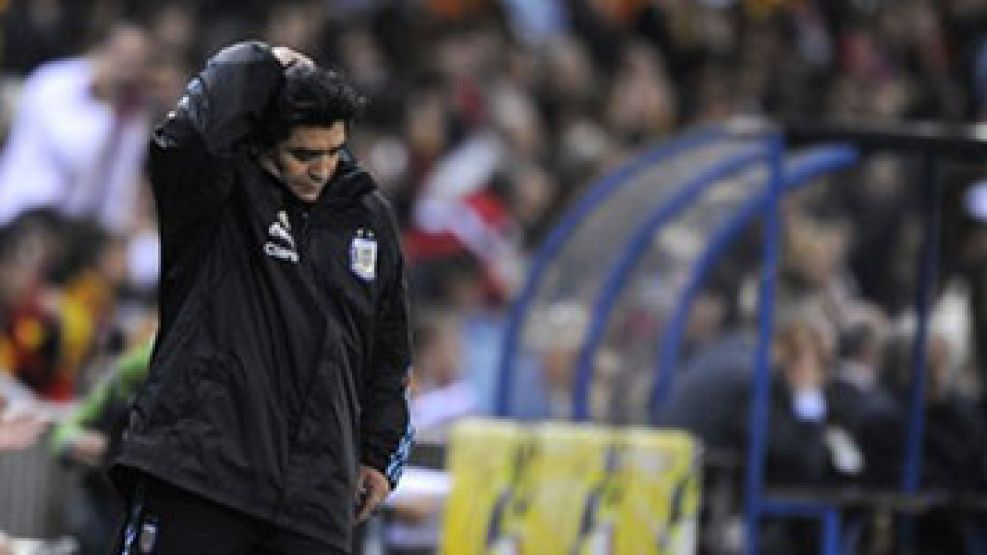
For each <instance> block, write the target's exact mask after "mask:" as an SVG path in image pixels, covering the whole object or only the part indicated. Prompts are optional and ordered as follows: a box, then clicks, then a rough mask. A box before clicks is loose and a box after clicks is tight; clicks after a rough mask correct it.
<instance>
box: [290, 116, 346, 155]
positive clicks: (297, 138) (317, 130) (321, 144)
mask: <svg viewBox="0 0 987 555" xmlns="http://www.w3.org/2000/svg"><path fill="white" fill-rule="evenodd" d="M345 142H346V125H345V124H343V122H341V121H337V122H334V123H333V124H332V125H300V126H298V127H294V128H292V130H291V133H290V134H289V135H288V138H287V139H285V146H286V147H288V148H308V149H315V150H318V149H331V148H336V147H339V146H341V145H342V144H343V143H345Z"/></svg>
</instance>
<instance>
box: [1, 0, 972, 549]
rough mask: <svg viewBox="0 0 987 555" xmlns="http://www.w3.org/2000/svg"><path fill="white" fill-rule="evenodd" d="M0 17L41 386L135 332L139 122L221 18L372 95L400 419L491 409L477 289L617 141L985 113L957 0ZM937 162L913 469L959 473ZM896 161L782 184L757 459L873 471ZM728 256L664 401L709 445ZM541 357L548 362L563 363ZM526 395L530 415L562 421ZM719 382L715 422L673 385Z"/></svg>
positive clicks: (825, 471)
mask: <svg viewBox="0 0 987 555" xmlns="http://www.w3.org/2000/svg"><path fill="white" fill-rule="evenodd" d="M0 24H2V29H3V32H2V33H3V34H2V35H0V141H2V142H0V145H2V150H0V370H2V371H3V372H0V374H3V373H6V374H7V375H9V376H10V377H12V378H13V381H14V382H16V383H17V386H16V387H23V388H26V389H27V390H29V391H31V392H32V393H33V395H35V396H36V397H37V398H38V399H41V400H43V401H45V402H53V403H63V402H70V403H71V402H73V401H75V402H78V401H79V400H80V399H81V398H82V397H84V396H85V395H87V394H89V393H90V392H91V391H92V390H93V388H94V385H95V384H97V383H98V382H99V381H100V380H101V379H105V375H106V374H107V373H108V370H107V369H108V368H112V367H114V366H115V365H114V364H113V363H112V361H115V360H116V359H117V357H118V356H119V355H120V354H121V353H123V352H125V351H126V350H128V349H129V348H140V346H141V345H144V344H145V343H146V341H147V340H148V338H149V337H150V336H151V335H153V332H154V325H155V321H156V314H155V290H156V286H157V280H158V244H157V238H156V234H155V233H156V231H155V222H154V210H153V205H152V201H151V199H150V195H149V194H148V193H149V188H148V185H147V183H146V175H145V172H144V162H145V160H144V149H145V143H146V140H147V136H148V133H149V130H150V129H151V128H152V126H153V125H154V122H155V121H157V120H159V119H160V118H161V117H163V115H164V114H166V113H167V111H168V110H169V109H171V107H172V106H173V104H174V103H175V101H176V100H177V98H178V97H179V96H180V95H181V92H182V90H183V88H184V85H185V83H186V81H187V80H188V79H189V78H190V77H191V76H192V75H194V73H195V72H196V71H197V69H198V68H199V67H200V66H201V65H202V63H203V62H204V60H205V59H207V58H208V56H209V55H211V54H212V53H214V52H216V51H217V50H218V49H219V48H221V47H222V46H224V45H227V44H229V43H231V42H234V41H238V40H244V39H254V38H259V39H262V40H265V41H267V42H269V43H271V44H275V45H287V46H291V47H293V48H296V49H299V50H301V51H303V52H306V53H308V54H309V55H311V56H312V57H313V58H314V59H315V60H316V61H318V62H319V63H321V64H326V65H330V66H334V67H338V68H340V69H341V70H342V71H344V72H345V74H346V75H347V76H348V77H349V78H350V79H351V80H352V81H353V82H354V83H355V84H356V85H357V86H358V88H359V89H360V90H361V91H363V92H364V93H365V94H367V95H368V97H369V98H370V100H371V104H370V106H371V107H370V110H369V113H368V117H367V118H366V120H365V121H364V122H362V124H361V125H360V126H359V127H358V128H357V131H356V132H355V133H354V135H353V137H352V140H351V144H350V148H351V149H352V150H353V151H354V153H355V154H356V156H357V158H358V159H359V160H360V161H361V163H362V164H364V165H365V166H366V167H367V168H368V169H369V170H370V171H371V172H372V173H373V174H374V175H375V177H376V178H377V180H378V182H379V184H380V185H381V187H382V188H383V189H384V191H385V193H386V194H387V196H389V197H390V199H391V200H392V201H393V203H394V205H395V207H396V208H397V211H398V214H399V220H400V221H399V223H400V226H401V229H402V232H403V238H404V247H405V251H406V254H407V257H408V260H409V272H410V278H411V287H412V292H413V306H414V313H415V329H416V337H417V340H416V345H415V348H416V351H417V353H416V357H415V360H416V365H415V375H414V383H413V390H414V398H413V401H412V402H413V413H414V416H413V418H414V419H415V421H416V424H417V426H418V427H419V428H420V429H421V430H422V433H423V436H424V437H425V438H429V437H441V435H442V429H443V425H444V424H445V423H447V422H449V421H451V420H453V419H454V418H456V417H459V416H462V415H465V414H485V413H490V411H491V410H492V407H493V402H494V400H493V395H494V392H493V390H494V383H495V382H496V368H497V364H498V356H499V351H498V350H499V348H500V345H501V340H502V337H503V325H504V318H505V314H506V310H507V308H508V306H509V303H510V301H511V299H512V298H513V296H514V295H515V294H516V292H517V290H518V287H519V285H520V284H521V280H522V279H523V276H524V272H525V269H526V268H527V267H528V265H529V262H530V259H531V256H532V254H533V252H534V250H535V249H536V247H537V246H538V245H539V244H540V242H541V241H542V239H543V238H544V237H545V234H546V232H547V231H549V230H550V229H551V228H552V226H553V224H554V223H555V222H556V221H557V217H558V216H559V214H560V213H561V212H562V211H563V210H564V209H565V207H566V206H567V204H568V203H569V202H570V201H571V200H573V199H574V198H577V197H578V196H579V195H580V193H581V192H582V191H584V190H585V189H586V187H587V186H588V185H590V184H592V183H593V182H594V181H595V180H596V179H597V178H599V177H600V176H602V175H604V174H606V173H607V172H608V171H610V170H612V169H613V168H615V167H618V166H619V165H620V164H621V163H622V162H624V161H626V160H628V159H630V158H631V157H633V156H634V155H635V153H638V152H640V151H641V150H642V149H643V148H644V147H647V146H649V145H652V144H654V143H655V142H657V141H660V140H662V139H664V138H667V137H669V136H671V135H673V134H675V133H677V132H679V131H680V130H682V129H685V128H688V127H692V126H695V125H699V124H703V123H710V122H720V121H724V120H726V119H727V118H731V117H735V116H767V117H772V118H779V119H781V120H786V121H793V120H795V121H804V120H806V119H826V120H831V121H843V122H852V123H866V122H873V121H895V120H905V119H908V120H913V119H914V120H932V121H939V122H945V123H963V122H966V123H972V122H977V121H987V32H985V31H984V29H987V2H983V1H981V0H893V1H892V0H541V1H537V2H533V1H527V0H499V1H498V0H416V1H407V2H403V1H386V0H334V1H330V0H291V1H279V2H266V1H263V0H238V1H232V0H203V1H192V0H170V1H156V2H150V1H140V0H129V1H127V0H116V1H114V0H86V1H80V0H0ZM947 170H948V171H947V172H946V175H945V178H946V189H945V190H946V196H945V201H944V202H945V205H944V206H945V208H944V209H945V214H946V216H945V218H944V221H945V222H946V225H945V227H944V233H943V241H942V243H943V263H942V264H941V265H940V266H941V267H940V269H939V276H940V280H939V281H940V283H942V284H943V285H942V287H940V288H939V289H938V291H937V294H936V300H937V307H938V309H937V312H936V314H937V318H938V319H937V320H936V325H935V326H934V332H933V334H932V335H931V343H930V344H931V347H930V371H931V372H930V375H929V387H928V395H927V403H928V408H927V410H928V414H929V419H930V420H929V425H928V431H927V436H928V438H929V439H928V441H927V442H926V446H925V447H926V449H925V450H926V453H927V461H928V462H927V465H926V469H927V471H926V474H925V480H926V481H927V484H929V485H936V486H941V487H952V488H985V487H987V475H985V467H984V460H985V458H987V437H985V421H984V412H983V410H982V409H981V406H980V405H979V403H980V384H981V382H982V381H983V378H982V375H981V371H983V370H985V369H987V351H984V350H985V349H987V290H985V289H984V287H985V283H987V280H985V279H984V278H985V277H987V276H985V270H987V233H985V231H984V228H983V222H985V221H987V202H985V200H987V199H981V200H979V201H978V199H980V197H978V196H977V191H978V189H977V188H976V181H977V180H978V179H980V180H982V179H984V171H983V170H984V168H983V167H982V166H980V167H975V168H968V167H965V168H947ZM915 173H916V166H914V161H913V160H908V159H902V158H895V157H873V158H870V159H868V161H867V162H866V163H865V164H863V165H862V166H861V167H860V168H859V169H858V170H855V171H854V172H852V174H850V175H844V176H842V177H841V178H840V182H839V183H835V184H832V183H831V184H829V185H830V186H827V187H821V188H820V187H817V188H813V189H811V190H809V191H808V192H806V193H804V194H800V195H796V196H793V197H792V198H790V199H788V200H786V204H785V207H784V222H785V225H786V236H785V237H786V239H785V245H784V251H785V256H784V261H785V262H784V272H783V276H782V278H783V279H782V290H781V292H780V293H779V295H780V298H781V299H782V302H781V304H782V307H783V308H782V309H781V311H780V312H781V314H780V317H779V331H778V334H777V338H776V349H775V354H776V366H777V368H778V378H779V379H778V380H777V384H776V386H777V387H776V391H775V397H776V399H775V400H776V405H775V406H776V408H775V409H774V410H775V411H776V413H784V414H786V415H788V417H787V418H779V419H777V420H776V421H775V422H776V425H777V426H778V429H777V430H775V429H773V430H772V437H773V438H778V439H773V441H774V443H773V447H772V449H771V452H770V455H769V473H770V474H771V475H772V477H773V478H775V479H777V480H781V481H796V482H803V483H830V482H831V479H832V476H833V473H834V472H835V473H836V475H842V476H843V477H844V478H845V477H846V476H850V477H851V478H848V479H849V480H850V481H854V482H859V481H864V482H866V483H869V484H873V485H878V486H887V485H891V484H894V483H897V479H898V478H897V476H898V475H899V474H900V468H898V467H899V466H900V456H899V455H897V454H896V453H898V452H900V449H901V446H900V445H898V444H896V443H895V441H897V440H898V439H900V438H901V437H903V432H901V433H899V432H898V430H902V429H903V426H904V421H905V420H904V417H905V415H904V410H905V409H904V407H905V404H904V399H905V397H904V393H903V392H904V391H905V390H906V385H907V383H906V378H907V372H908V369H909V368H910V364H911V362H910V361H911V354H912V352H911V351H910V350H909V349H910V345H909V344H908V341H907V339H906V338H908V337H910V335H909V334H910V333H912V332H913V331H914V329H915V321H914V312H913V311H912V310H911V307H912V302H913V296H914V293H915V275H916V273H915V268H916V264H917V262H916V261H917V256H918V254H917V253H918V249H919V247H920V244H921V237H922V235H921V229H922V228H921V219H920V218H921V214H922V207H923V205H924V203H925V202H926V199H924V198H923V197H922V195H921V189H920V188H919V187H918V186H917V185H916V184H917V182H916V181H915V179H914V176H915ZM984 186H985V187H987V184H985V185H984ZM746 256H747V258H744V257H743V255H738V257H739V258H741V259H740V260H739V262H736V264H737V267H738V268H740V269H741V270H742V271H739V272H736V273H735V275H734V279H726V280H721V281H723V282H724V283H723V284H721V285H722V286H718V287H715V288H710V289H709V292H708V294H707V295H705V296H704V297H703V299H702V302H700V303H697V307H699V308H697V309H696V310H697V311H699V312H697V314H696V318H697V322H698V324H697V326H696V328H695V330H694V333H693V336H691V337H690V339H689V341H690V343H689V355H690V356H689V358H688V361H687V362H685V363H684V366H685V367H688V368H689V372H688V376H690V377H691V378H690V379H692V381H689V380H686V381H685V382H683V384H681V387H679V388H678V390H677V391H676V392H675V393H674V396H673V399H671V401H670V409H669V411H668V414H666V415H665V416H664V418H666V419H668V420H666V421H665V422H674V423H677V424H679V425H685V426H688V427H690V428H692V429H693V430H695V431H697V432H698V433H699V434H700V435H701V436H703V438H704V439H705V440H706V441H707V442H709V443H710V444H711V445H714V446H726V447H731V446H739V445H741V443H742V439H738V438H743V437H744V432H743V430H731V429H728V428H729V426H731V425H735V424H737V423H738V422H739V421H741V420H743V418H736V415H737V414H738V413H737V412H736V411H742V410H744V409H743V408H742V407H743V403H744V402H745V401H744V399H742V398H741V397H742V395H740V394H739V393H737V392H738V391H740V390H741V389H743V384H744V383H745V382H744V381H743V379H742V378H741V379H736V380H731V379H729V378H724V374H725V373H726V374H730V376H745V375H746V374H745V373H744V372H745V371H749V368H735V367H730V364H733V363H735V362H736V361H737V360H738V359H739V358H738V357H736V356H735V354H736V353H737V352H738V351H737V349H740V350H741V352H747V351H744V350H743V349H749V345H747V344H746V343H744V340H743V339H742V338H741V339H738V338H737V337H735V336H734V335H732V334H728V333H726V332H727V330H730V329H736V328H737V327H739V325H738V324H737V320H735V318H738V317H740V316H738V314H740V315H742V314H743V312H744V310H743V304H744V290H745V281H744V280H745V278H747V279H748V281H749V279H750V278H751V276H756V274H755V273H754V272H755V271H756V266H757V260H756V258H753V255H752V254H751V253H750V252H747V253H746ZM727 273H729V272H727ZM703 322H705V324H704V325H699V324H703ZM731 353H732V354H731ZM747 359H750V357H747ZM741 366H743V365H741ZM978 369H979V370H978ZM549 370H551V369H549ZM735 370H736V371H735ZM565 372H566V369H564V368H563V369H559V370H557V371H556V373H557V374H560V375H561V377H559V376H555V377H552V376H549V378H551V379H554V382H555V383H560V384H563V386H565V385H567V384H569V383H570V380H569V379H568V378H567V377H566V376H565ZM549 381H551V380H549ZM693 382H694V383H693ZM4 383H7V382H4ZM731 384H734V385H735V390H736V391H734V390H729V388H730V387H731ZM690 387H694V390H692V391H690V389H689V388H690ZM718 388H719V389H721V390H723V391H722V393H711V391H714V390H717V389H718ZM8 390H9V389H3V390H0V426H3V427H0V449H3V448H13V447H23V446H26V445H30V444H31V443H32V439H33V438H35V437H37V436H40V435H42V434H43V433H44V428H45V425H46V424H45V423H44V422H41V420H44V419H40V420H38V421H31V417H26V416H25V415H24V413H23V412H22V411H7V413H6V416H5V412H4V408H3V407H4V402H3V397H2V396H3V395H4V394H3V393H2V391H8ZM552 393H553V392H552V391H547V392H546V394H545V395H544V403H545V406H544V407H542V410H540V411H535V413H537V414H539V415H541V416H560V415H561V416H565V415H564V414H559V413H558V412H557V411H556V410H555V409H554V408H553V407H554V406H555V405H557V404H558V403H556V402H554V401H555V400H554V399H553V396H552ZM563 393H564V392H563ZM720 394H721V395H722V396H723V398H724V399H725V401H724V403H723V404H721V405H720V406H721V407H722V408H723V409H724V414H722V415H721V418H720V420H722V422H720V421H717V420H716V418H717V415H715V414H713V415H710V414H705V413H704V414H691V413H690V411H689V410H688V409H689V408H690V407H691V408H692V409H693V412H694V411H695V408H696V406H697V405H696V403H694V402H692V401H690V399H702V398H708V396H711V395H720ZM7 395H8V396H10V394H9V393H8V394H7ZM690 395H693V396H694V397H690ZM696 395H698V397H695V396H696ZM734 401H736V403H739V404H736V403H734ZM8 404H14V403H11V402H8ZM676 407H684V408H682V410H677V409H676ZM712 412H716V411H712ZM739 414H746V413H739ZM25 418H26V419H27V420H25ZM724 426H727V428H724ZM834 429H837V430H842V431H843V434H844V435H843V436H840V435H839V433H837V432H833V430H834ZM893 430H894V431H893ZM735 432H736V433H735ZM433 434H434V435H433ZM786 438H787V439H786ZM841 438H842V439H841ZM847 438H849V439H848V440H847ZM786 441H790V442H793V443H786ZM841 441H842V443H841ZM848 441H849V443H850V444H852V446H851V447H850V448H847V447H845V445H846V444H847V442H848ZM889 442H890V443H889ZM793 446H794V447H795V448H794V449H792V447H793ZM841 446H843V447H842V449H841ZM61 447H62V448H63V449H64V445H62V446H61ZM848 449H849V450H848ZM98 452H100V450H99V449H97V453H98ZM834 452H838V453H839V456H835V455H832V453H834ZM861 460H866V461H867V464H866V466H864V465H862V464H861V463H860V461H861ZM928 552H931V551H928ZM944 552H958V551H944Z"/></svg>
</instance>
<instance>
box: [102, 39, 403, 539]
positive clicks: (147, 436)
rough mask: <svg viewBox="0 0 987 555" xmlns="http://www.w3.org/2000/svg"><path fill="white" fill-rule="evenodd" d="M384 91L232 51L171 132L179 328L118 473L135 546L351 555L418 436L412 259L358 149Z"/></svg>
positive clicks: (166, 140) (161, 148)
mask: <svg viewBox="0 0 987 555" xmlns="http://www.w3.org/2000/svg"><path fill="white" fill-rule="evenodd" d="M363 105H364V99H363V97H361V96H360V95H359V94H358V93H357V92H356V91H355V90H354V89H353V87H352V86H351V85H350V84H349V83H348V82H346V81H345V80H343V79H342V78H341V77H340V76H339V75H337V74H336V73H334V72H331V71H327V70H325V69H322V68H319V67H316V66H315V65H314V64H313V63H312V62H311V61H310V60H309V59H308V58H306V57H305V56H303V55H301V54H299V53H297V52H294V51H292V50H290V49H288V48H284V47H275V48H272V47H269V46H268V45H265V44H263V43H259V42H249V43H241V44H236V45H233V46H230V47H228V48H226V49H224V50H222V51H221V52H219V53H218V54H217V55H216V56H215V57H213V58H212V59H211V60H210V61H209V62H208V64H207V65H206V68H205V69H204V70H203V71H202V73H200V74H199V76H198V77H196V78H195V79H193V80H192V82H191V83H190V84H189V86H188V88H187V92H186V94H185V95H184V96H183V97H182V99H181V100H180V101H179V104H178V107H177V109H176V110H175V111H174V112H172V113H171V114H169V116H168V118H167V119H166V120H165V121H164V122H163V123H162V124H161V125H160V126H159V127H158V128H157V130H156V131H155V133H154V135H153V137H152V141H151V147H150V162H151V182H152V186H153V190H154V197H155V201H156V205H157V211H158V219H159V222H160V223H159V225H160V234H161V245H162V274H161V293H160V301H159V302H160V312H161V317H160V326H159V331H158V336H157V340H156V343H155V347H154V351H153V354H152V358H151V364H150V372H149V375H148V380H147V384H146V385H145V387H144V388H143V390H142V391H141V392H140V394H139V395H138V396H137V398H136V400H135V402H134V407H133V409H132V411H131V413H130V416H129V424H128V426H127V428H126V431H125V432H124V441H123V445H122V448H121V453H120V455H119V456H118V457H117V458H116V460H115V463H114V466H113V476H114V479H115V481H116V483H118V484H119V485H120V486H121V488H122V489H123V490H124V491H126V492H127V496H128V509H127V514H126V522H125V524H124V526H123V528H122V530H121V533H120V537H119V538H118V547H119V549H118V552H119V553H150V552H153V553H164V554H170V553H181V554H188V553H205V552H208V553H213V554H227V553H230V554H232V553H286V554H287V553H291V554H305V553H346V552H348V551H349V549H350V545H351V541H352V530H353V527H354V525H355V524H356V523H357V522H359V521H361V520H363V519H365V518H366V517H367V516H368V515H369V514H370V513H371V512H372V511H373V510H374V508H375V507H377V506H378V505H379V504H380V503H381V501H382V500H383V499H384V498H385V497H386V496H387V494H388V493H389V492H390V491H391V490H392V489H393V488H394V486H395V485H396V482H397V480H398V477H399V475H400V473H401V469H402V467H403V464H404V461H405V459H406V458H407V455H408V451H409V449H410V442H411V429H410V426H409V418H408V408H407V403H406V399H405V389H406V386H407V381H408V372H409V368H410V356H409V351H410V349H409V338H408V316H407V303H406V300H407V299H406V293H405V283H404V278H403V259H402V255H401V252H400V247H399V244H398V232H397V229H396V224H395V221H394V218H393V216H392V212H391V209H390V207H389V206H388V204H387V202H386V201H385V200H384V198H383V197H382V195H381V194H380V193H379V192H378V191H377V189H376V186H375V184H374V181H373V180H372V178H371V177H370V176H369V175H368V174H367V173H366V172H365V171H364V170H363V169H361V168H360V167H359V166H358V165H357V164H356V162H355V160H354V159H353V157H352V156H351V155H350V153H349V152H348V151H347V149H346V140H347V137H348V134H349V132H350V129H351V125H352V124H353V122H354V120H355V119H356V117H357V116H358V115H359V113H360V112H361V110H362V108H363Z"/></svg>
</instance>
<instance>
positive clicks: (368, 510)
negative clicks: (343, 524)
mask: <svg viewBox="0 0 987 555" xmlns="http://www.w3.org/2000/svg"><path fill="white" fill-rule="evenodd" d="M367 482H370V480H367ZM386 495H387V494H386V492H383V491H381V490H380V489H379V488H375V487H373V486H368V487H367V490H366V494H365V495H364V496H363V499H362V501H361V502H360V504H359V508H358V510H357V515H356V521H357V522H363V521H364V520H366V519H367V518H369V517H370V515H371V514H373V512H374V510H376V509H377V507H378V506H380V504H381V503H382V502H383V501H384V497H385V496H386Z"/></svg>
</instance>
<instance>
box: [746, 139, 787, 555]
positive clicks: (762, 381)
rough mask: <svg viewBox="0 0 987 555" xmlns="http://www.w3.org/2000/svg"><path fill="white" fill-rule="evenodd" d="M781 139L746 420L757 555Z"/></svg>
mask: <svg viewBox="0 0 987 555" xmlns="http://www.w3.org/2000/svg"><path fill="white" fill-rule="evenodd" d="M784 148H785V147H784V141H783V139H782V138H781V136H780V135H776V136H774V137H771V139H770V145H769V149H770V151H769V160H770V171H771V181H770V188H769V191H770V192H769V194H768V202H767V203H766V205H765V210H764V258H763V266H762V267H761V287H760V293H759V295H760V298H759V299H758V304H759V305H760V315H759V316H760V318H759V328H760V337H759V339H758V344H757V353H756V359H755V365H754V381H753V384H752V392H751V406H750V414H749V420H748V428H749V430H748V435H749V436H750V440H749V444H748V446H747V476H746V479H745V489H746V502H745V509H746V513H747V521H746V536H747V554H748V555H757V554H758V553H759V548H760V541H759V540H760V535H759V532H760V531H759V527H760V521H761V510H762V500H761V495H762V490H763V489H764V458H765V451H766V450H767V441H768V412H769V403H770V401H771V399H770V389H771V339H772V335H773V333H774V297H775V277H776V274H777V268H778V236H779V232H780V221H779V217H778V200H779V198H780V197H781V187H782V178H783V174H782V172H783V166H782V158H783V155H784Z"/></svg>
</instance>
